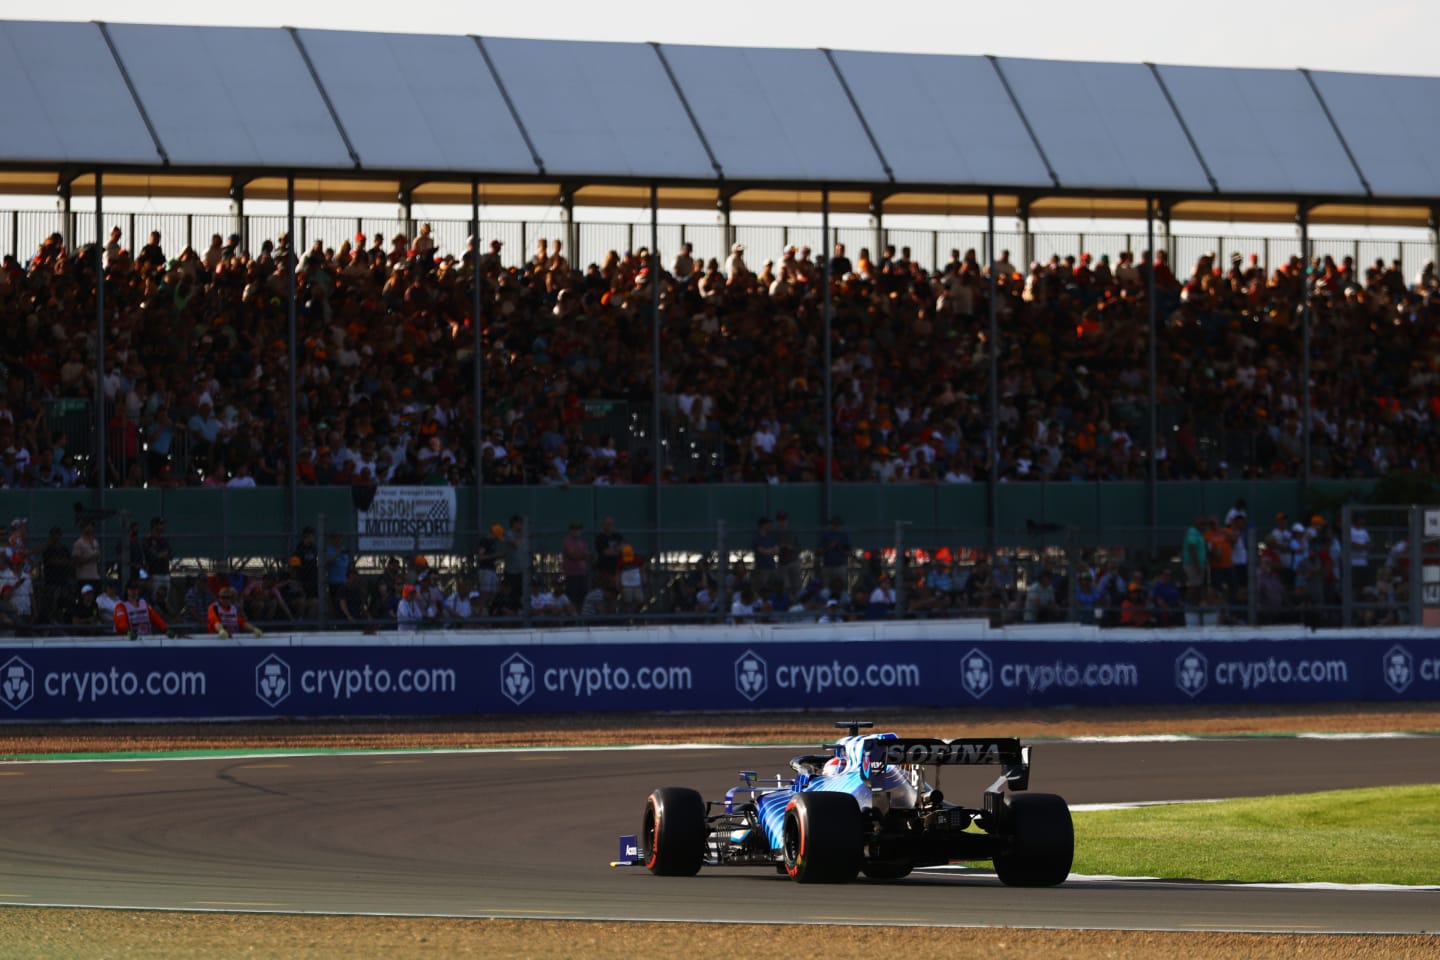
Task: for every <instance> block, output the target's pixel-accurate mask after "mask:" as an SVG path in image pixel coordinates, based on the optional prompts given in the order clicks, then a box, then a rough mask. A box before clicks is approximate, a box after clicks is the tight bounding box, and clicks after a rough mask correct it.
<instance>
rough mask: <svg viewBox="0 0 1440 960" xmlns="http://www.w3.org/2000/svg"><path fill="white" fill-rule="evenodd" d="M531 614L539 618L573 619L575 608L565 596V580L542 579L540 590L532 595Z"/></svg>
mask: <svg viewBox="0 0 1440 960" xmlns="http://www.w3.org/2000/svg"><path fill="white" fill-rule="evenodd" d="M530 612H531V613H533V614H534V615H535V616H537V617H572V616H574V615H575V606H574V604H572V603H571V602H570V598H569V597H567V596H565V578H564V577H555V578H553V579H544V578H542V580H541V583H540V585H539V589H538V590H536V591H534V592H533V593H532V594H531V595H530Z"/></svg>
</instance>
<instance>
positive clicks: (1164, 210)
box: [1150, 201, 1175, 270]
mask: <svg viewBox="0 0 1440 960" xmlns="http://www.w3.org/2000/svg"><path fill="white" fill-rule="evenodd" d="M1160 225H1161V227H1162V228H1163V229H1164V231H1165V259H1167V260H1169V261H1170V264H1171V269H1172V270H1173V269H1174V264H1175V237H1174V236H1173V235H1172V234H1171V233H1170V204H1168V203H1165V202H1164V201H1160ZM1150 251H1151V255H1152V256H1153V255H1154V251H1155V246H1154V244H1153V243H1152V244H1151V246H1150Z"/></svg>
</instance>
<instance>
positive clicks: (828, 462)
mask: <svg viewBox="0 0 1440 960" xmlns="http://www.w3.org/2000/svg"><path fill="white" fill-rule="evenodd" d="M833 249H834V245H833V243H832V241H831V239H830V188H829V187H826V188H824V189H823V190H821V191H820V250H821V264H822V265H821V267H820V283H821V284H822V286H821V288H820V290H821V298H820V321H821V339H822V343H823V345H824V347H823V349H824V351H825V352H824V357H825V365H824V368H823V370H822V371H821V374H820V382H821V384H822V387H821V390H822V394H821V395H822V396H823V398H824V404H825V460H824V464H823V469H824V471H825V475H824V477H823V478H822V479H821V481H820V491H821V494H820V495H821V503H820V522H821V523H823V524H828V523H829V522H830V518H831V517H832V516H834V510H835V502H834V495H835V491H834V489H833V488H832V486H831V484H832V481H833V479H834V473H835V422H834V413H835V390H834V383H833V382H832V376H833V375H832V374H831V372H830V364H831V363H832V362H833V358H832V356H831V353H832V349H831V343H830V326H831V319H830V282H831V273H830V259H829V258H827V257H825V256H824V251H826V250H833Z"/></svg>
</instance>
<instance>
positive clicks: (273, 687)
mask: <svg viewBox="0 0 1440 960" xmlns="http://www.w3.org/2000/svg"><path fill="white" fill-rule="evenodd" d="M255 696H257V697H259V698H260V702H261V703H263V704H265V706H267V707H278V706H280V704H281V703H283V702H284V701H285V698H286V697H288V696H290V664H288V663H286V662H285V661H284V660H281V659H280V658H279V657H277V656H275V654H273V653H272V654H270V656H268V657H266V658H265V659H264V660H261V661H260V663H259V665H258V666H256V667H255Z"/></svg>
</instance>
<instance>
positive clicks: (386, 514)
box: [355, 486, 455, 553]
mask: <svg viewBox="0 0 1440 960" xmlns="http://www.w3.org/2000/svg"><path fill="white" fill-rule="evenodd" d="M355 522H356V525H357V530H356V532H357V533H358V535H359V536H358V543H357V546H358V547H359V549H360V552H361V553H396V552H399V553H415V552H425V551H430V550H451V549H453V548H454V546H455V488H454V487H448V486H447V487H376V488H375V499H374V500H373V501H372V502H371V503H370V507H369V509H367V510H357V511H356V512H355Z"/></svg>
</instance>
